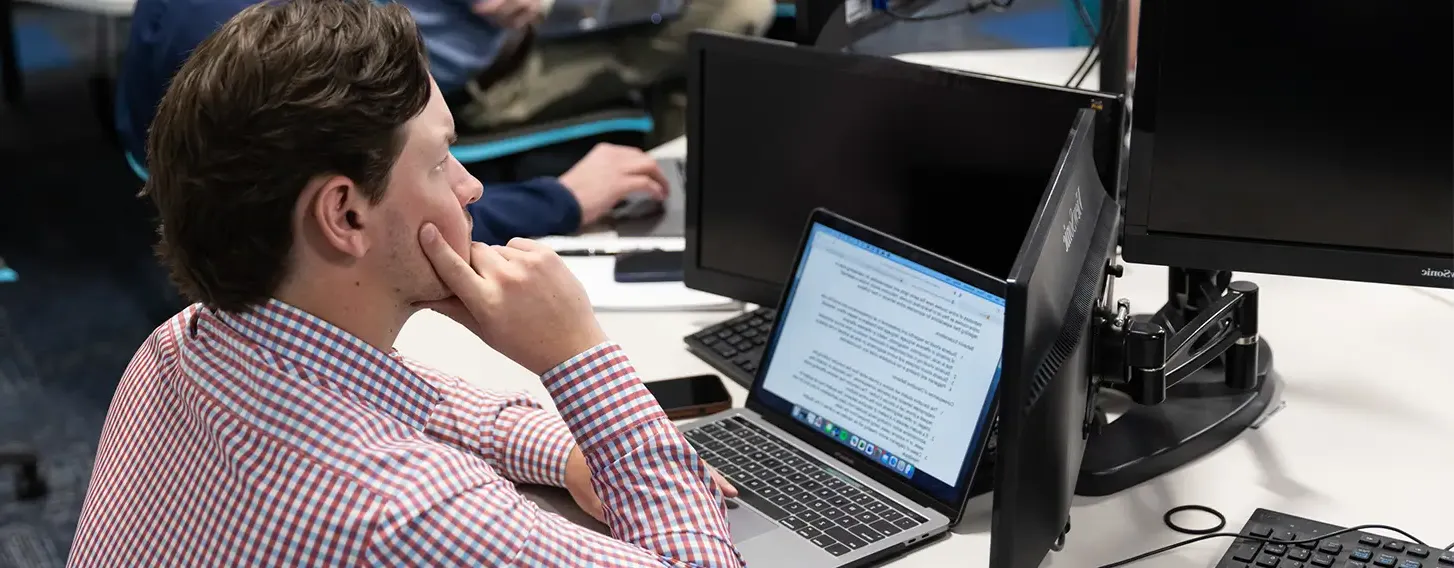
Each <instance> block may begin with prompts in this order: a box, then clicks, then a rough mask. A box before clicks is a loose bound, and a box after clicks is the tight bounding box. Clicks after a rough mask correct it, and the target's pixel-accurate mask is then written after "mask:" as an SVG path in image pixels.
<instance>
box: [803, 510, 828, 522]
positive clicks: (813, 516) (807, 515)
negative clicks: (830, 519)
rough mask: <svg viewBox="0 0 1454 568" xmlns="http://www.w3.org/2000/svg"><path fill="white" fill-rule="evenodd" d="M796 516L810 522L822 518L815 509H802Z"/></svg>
mask: <svg viewBox="0 0 1454 568" xmlns="http://www.w3.org/2000/svg"><path fill="white" fill-rule="evenodd" d="M798 518H799V519H802V520H805V521H808V522H809V523H811V522H813V521H816V520H818V519H821V518H823V515H822V514H821V513H819V512H817V511H803V512H801V513H798Z"/></svg>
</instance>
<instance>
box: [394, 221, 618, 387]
mask: <svg viewBox="0 0 1454 568" xmlns="http://www.w3.org/2000/svg"><path fill="white" fill-rule="evenodd" d="M419 244H420V246H422V247H423V248H424V254H425V255H426V256H427V257H428V258H429V263H430V264H432V265H434V272H435V273H437V274H438V275H439V279H440V280H441V281H443V282H444V285H445V287H447V288H448V289H449V290H450V292H452V293H453V294H454V296H455V298H457V300H458V301H457V302H452V301H450V300H444V301H441V302H430V303H427V304H421V306H422V307H430V308H437V309H440V311H441V312H442V313H444V314H445V315H447V316H450V317H451V318H453V319H455V321H459V322H460V323H461V324H463V325H464V326H465V327H467V328H469V329H470V330H471V331H473V332H474V333H475V335H478V336H479V338H480V339H481V340H483V341H484V342H485V343H486V344H488V345H489V346H490V347H491V348H493V349H494V350H496V351H499V352H500V354H502V355H504V356H506V357H509V358H510V360H512V361H515V362H516V363H519V364H520V365H521V366H523V367H525V368H526V369H529V370H530V371H531V372H533V373H535V374H537V375H540V374H544V373H545V372H546V371H549V370H551V369H552V368H555V366H556V365H559V364H561V363H564V362H565V361H566V360H567V359H570V358H571V357H574V356H576V355H578V354H580V353H581V352H582V351H585V350H586V349H589V348H591V347H593V346H595V345H597V344H599V343H601V342H603V341H605V340H606V334H605V333H604V332H602V331H601V326H600V324H599V323H597V322H596V314H595V312H594V311H593V310H592V309H591V302H590V300H589V298H587V297H586V291H585V288H584V287H582V286H581V283H580V281H579V280H576V277H575V275H574V274H571V272H570V269H568V268H566V266H565V263H564V262H562V261H561V259H560V257H559V256H556V254H555V251H553V250H550V248H549V247H546V246H544V245H542V244H540V243H537V242H535V241H531V240H529V239H512V240H511V241H510V243H509V244H508V245H506V246H493V247H492V246H488V245H484V244H481V243H472V244H471V245H470V252H469V256H470V258H469V259H468V260H466V259H464V258H461V257H460V255H459V254H457V253H455V251H454V249H453V248H451V247H450V246H449V243H447V242H445V240H444V239H443V238H442V237H440V235H439V229H438V228H436V227H435V226H434V225H433V224H425V225H424V227H422V228H421V229H420V231H419ZM460 308H463V310H461V309H460Z"/></svg>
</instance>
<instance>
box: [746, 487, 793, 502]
mask: <svg viewBox="0 0 1454 568" xmlns="http://www.w3.org/2000/svg"><path fill="white" fill-rule="evenodd" d="M738 490H739V491H740V490H741V488H738ZM771 501H772V504H774V505H779V506H781V505H786V504H788V503H793V502H795V501H793V497H792V496H791V495H788V494H786V493H779V494H778V495H776V496H774V497H772V499H771Z"/></svg>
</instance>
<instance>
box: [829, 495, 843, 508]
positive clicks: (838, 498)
mask: <svg viewBox="0 0 1454 568" xmlns="http://www.w3.org/2000/svg"><path fill="white" fill-rule="evenodd" d="M828 503H829V504H831V505H833V506H834V507H842V506H844V505H847V504H848V498H847V497H844V496H842V495H834V496H833V497H832V498H830V499H828Z"/></svg>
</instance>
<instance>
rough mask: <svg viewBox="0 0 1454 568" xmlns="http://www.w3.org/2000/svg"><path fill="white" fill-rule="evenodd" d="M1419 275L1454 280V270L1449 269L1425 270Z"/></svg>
mask: <svg viewBox="0 0 1454 568" xmlns="http://www.w3.org/2000/svg"><path fill="white" fill-rule="evenodd" d="M1419 275H1421V276H1424V277H1426V278H1444V279H1447V280H1454V270H1451V269H1448V268H1425V269H1424V271H1423V272H1420V273H1419Z"/></svg>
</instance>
